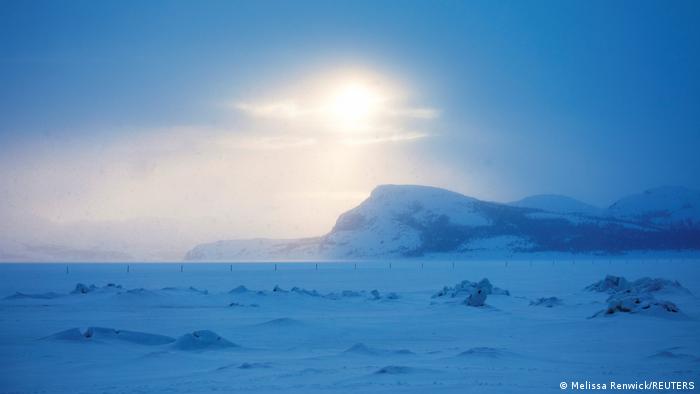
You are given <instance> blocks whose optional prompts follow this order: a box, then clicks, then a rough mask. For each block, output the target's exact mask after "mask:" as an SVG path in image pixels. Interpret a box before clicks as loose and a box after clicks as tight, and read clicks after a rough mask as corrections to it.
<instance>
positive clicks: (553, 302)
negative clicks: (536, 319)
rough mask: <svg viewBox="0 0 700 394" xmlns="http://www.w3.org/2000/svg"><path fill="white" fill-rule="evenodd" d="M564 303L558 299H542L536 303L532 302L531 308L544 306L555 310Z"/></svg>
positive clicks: (535, 301)
mask: <svg viewBox="0 0 700 394" xmlns="http://www.w3.org/2000/svg"><path fill="white" fill-rule="evenodd" d="M562 303H563V302H562V301H561V299H559V298H557V297H542V298H538V299H536V300H534V301H530V306H543V307H545V308H553V307H555V306H559V305H561V304H562Z"/></svg>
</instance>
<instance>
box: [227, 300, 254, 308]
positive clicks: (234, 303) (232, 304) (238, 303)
mask: <svg viewBox="0 0 700 394" xmlns="http://www.w3.org/2000/svg"><path fill="white" fill-rule="evenodd" d="M228 306H230V307H250V308H258V307H259V306H260V305H258V304H241V303H240V302H236V301H233V302H231V303H229V304H228Z"/></svg>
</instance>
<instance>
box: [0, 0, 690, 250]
mask: <svg viewBox="0 0 700 394" xmlns="http://www.w3.org/2000/svg"><path fill="white" fill-rule="evenodd" d="M0 7H1V12H0V86H2V88H1V89H0V113H1V114H2V116H0V165H1V166H2V167H1V169H0V181H1V182H2V185H1V186H0V193H1V196H2V197H3V200H4V201H6V203H5V207H4V209H3V210H4V211H6V212H5V213H6V214H8V213H7V211H12V214H13V215H15V214H16V213H17V212H24V213H26V214H28V215H32V216H37V217H41V218H43V219H47V220H52V221H57V222H75V221H91V220H92V221H114V220H117V219H124V220H127V219H128V220H132V219H133V220H140V219H141V218H144V217H156V218H167V219H168V220H176V221H178V222H186V223H189V226H190V228H196V227H198V226H199V227H202V226H204V224H202V223H205V222H202V221H201V220H202V218H209V219H207V220H208V221H206V223H207V225H208V226H210V225H211V222H210V220H213V219H211V218H216V217H219V218H220V219H221V220H222V221H223V222H226V220H228V219H231V220H233V219H234V218H240V212H241V211H245V212H251V211H257V212H267V213H269V215H268V216H265V215H252V216H251V217H250V218H249V219H248V223H249V224H250V223H253V222H255V223H257V226H258V227H256V226H253V231H252V232H253V233H254V234H251V235H266V236H280V235H282V236H292V235H295V234H301V235H311V234H314V233H318V232H319V231H321V230H322V229H323V228H327V227H328V226H329V225H331V224H332V222H333V221H334V220H335V217H336V215H337V213H340V212H342V211H344V210H345V209H347V208H350V207H352V206H353V205H354V204H356V203H357V202H358V201H359V200H361V199H362V196H363V195H366V194H367V193H369V191H370V190H371V188H372V187H373V186H374V185H375V184H378V183H423V184H433V185H436V186H442V187H448V188H450V189H453V190H457V191H459V192H462V193H465V194H468V195H472V196H475V197H480V198H485V199H492V200H498V201H510V200H515V199H519V198H522V197H524V196H526V195H529V194H535V193H561V194H567V195H570V196H572V197H575V198H579V199H581V200H584V201H586V202H589V203H592V204H596V205H600V206H605V205H608V204H610V203H612V202H613V201H614V200H615V199H616V198H619V197H621V196H624V195H626V194H631V193H635V192H638V191H641V190H643V189H645V188H649V187H653V186H658V185H666V184H676V185H684V186H688V187H693V188H700V177H698V176H697V174H698V173H700V155H698V154H697V152H698V147H700V111H698V108H700V76H698V74H699V73H698V72H697V70H700V27H699V24H698V23H697V21H698V20H700V3H698V2H695V1H671V2H662V1H614V2H611V1H536V2H526V1H513V2H509V1H467V2H458V1H431V2H428V1H425V2H416V1H395V2H392V1H383V2H376V1H369V2H361V1H360V2H358V1H352V2H350V1H348V2H342V1H336V2H326V1H319V2H302V1H293V2H292V1H289V2H285V1H251V2H242V1H221V2H216V1H206V2H190V1H183V2H176V1H168V2H158V1H152V2H136V1H134V2H124V1H119V2H108V1H104V2H92V1H85V2H82V1H51V2H36V1H26V2H20V1H11V2H10V1H2V2H0ZM348 75H351V76H352V78H355V79H357V78H360V79H362V80H363V81H362V83H363V84H365V85H367V86H370V88H371V89H373V92H374V91H376V92H379V93H377V94H378V95H382V100H384V96H386V97H388V98H387V99H386V101H382V103H385V102H386V103H389V104H386V105H385V106H384V107H383V109H382V111H383V112H382V114H383V115H382V116H383V117H382V121H381V122H380V123H381V124H380V123H377V124H375V125H373V128H372V129H371V131H370V130H369V129H367V130H365V131H364V134H362V136H359V135H358V134H357V133H353V132H348V133H347V134H343V132H338V133H336V134H333V133H330V134H326V130H324V127H326V128H327V127H329V126H328V124H326V123H322V122H320V121H319V119H318V116H316V115H309V114H310V113H311V114H318V113H321V112H323V110H322V109H319V108H320V107H318V105H317V104H314V103H315V101H313V100H314V99H313V97H312V95H311V93H309V92H312V91H315V90H314V89H316V90H318V91H319V92H321V91H323V89H326V90H328V91H331V90H332V86H334V85H338V86H340V85H342V83H344V82H343V81H346V80H348V78H349V77H348ZM358 76H359V77H358ZM321 96H323V95H322V94H321V93H319V97H321ZM314 97H315V96H314ZM389 99H390V100H389ZM279 100H286V101H279ZM279 103H286V104H284V105H283V106H282V107H279ZM289 103H291V104H289ZM273 104H274V105H273ZM288 104H289V105H288ZM271 105H272V107H271ZM382 105H384V104H382ZM290 106H291V107H292V108H291V112H290ZM273 107H274V108H276V109H279V108H282V110H283V111H286V112H285V113H284V114H282V115H281V116H278V115H280V114H279V113H277V112H275V113H274V114H271V112H270V111H268V110H269V109H270V108H273ZM275 111H276V110H275ZM261 114H262V115H261ZM300 114H301V115H300ZM319 116H320V115H319ZM336 120H338V119H336ZM374 126H376V127H374ZM224 140H225V141H226V142H225V143H222V142H221V141H224ZM212 141H216V144H213V145H212V144H211V143H209V142H212ZM348 142H350V145H352V146H349V145H347V144H344V143H348ZM214 145H216V147H215V148H214V147H213V146H214ZM227 146H228V147H230V149H229V150H227V149H226V148H225V147H227ZM261 147H262V148H261ZM272 148H274V149H272ZM261 149H262V150H264V151H265V152H262V153H260V152H253V151H256V150H261ZM271 149H272V150H274V153H270V150H271ZM229 170H230V173H229V172H227V171H229ZM229 175H230V177H229ZM234 178H235V179H236V181H235V182H234V181H233V180H232V179H234ZM164 179H166V180H164ZM167 179H169V180H167ZM183 185H195V186H193V187H196V188H198V190H199V191H198V192H197V193H194V194H193V192H191V191H188V192H184V193H183V192H182V190H183V187H182V186H183ZM222 185H223V186H222ZM149 188H150V189H149ZM188 193H189V194H188ZM216 194H218V195H219V197H217V198H215V197H211V196H212V195H216ZM164 196H167V197H164ZM178 196H179V197H178ZM270 196H278V198H277V197H275V198H273V197H270ZM279 196H286V197H284V198H283V197H279ZM164 200H165V202H164ZM202 201H204V202H202ZM329 201H332V202H329ZM197 204H201V205H202V206H206V207H208V209H205V208H196V209H195V208H192V206H194V205H197ZM227 204H230V205H233V206H237V207H239V209H240V210H236V209H235V208H231V207H229V206H228V205H227ZM319 207H320V208H319ZM217 210H218V211H217ZM183 211H187V212H188V214H187V215H183V214H182V212H183ZM224 211H225V213H222V212H224ZM290 212H293V213H290ZM310 214H313V216H318V217H320V218H319V219H317V220H316V219H315V220H311V221H305V220H304V218H305V217H306V216H308V215H310ZM304 215H306V216H304ZM256 216H260V217H256ZM280 218H282V219H281V220H280ZM300 221H303V222H304V223H309V224H305V225H300V224H299V222H300ZM185 227H187V226H185ZM217 228H218V227H217ZM246 228H248V229H249V228H250V227H246ZM217 231H219V232H218V233H216V234H209V233H207V234H206V235H205V234H202V235H201V238H206V237H208V236H223V235H226V234H231V235H232V236H241V235H245V234H244V232H243V229H242V228H233V227H229V225H228V224H221V225H220V228H219V230H217ZM3 232H6V233H7V232H10V230H9V229H4V230H3Z"/></svg>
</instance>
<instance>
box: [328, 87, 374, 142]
mask: <svg viewBox="0 0 700 394" xmlns="http://www.w3.org/2000/svg"><path fill="white" fill-rule="evenodd" d="M382 101H383V100H382V95H381V94H380V92H378V91H377V90H375V89H372V87H370V86H369V85H368V84H366V83H363V82H361V81H349V82H344V83H341V84H339V85H338V86H337V87H336V88H335V89H334V91H333V92H332V94H331V95H330V99H329V106H328V115H329V116H330V118H331V119H332V121H333V123H335V124H336V125H337V126H338V127H339V128H341V129H342V130H360V129H362V128H366V127H367V126H368V124H369V123H370V121H371V119H372V118H373V117H374V116H375V115H377V113H378V112H379V109H380V107H381V104H382Z"/></svg>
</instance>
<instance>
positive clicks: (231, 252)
mask: <svg viewBox="0 0 700 394" xmlns="http://www.w3.org/2000/svg"><path fill="white" fill-rule="evenodd" d="M669 193H670V192H669ZM666 196H667V197H660V196H659V195H656V194H655V195H654V196H653V197H654V198H651V199H649V201H647V200H646V199H641V200H640V199H639V198H637V197H630V198H628V199H623V200H620V202H618V203H616V204H615V205H614V206H613V207H611V208H610V209H609V210H608V211H606V212H605V213H604V214H595V213H593V212H590V209H589V208H588V207H590V206H587V205H585V204H583V203H579V202H577V201H576V200H572V199H568V198H566V197H561V196H554V197H536V198H534V199H530V200H529V201H530V202H533V205H535V204H534V203H536V204H538V206H543V205H542V204H545V205H544V206H546V202H547V201H552V205H551V206H552V207H553V208H552V210H544V209H539V208H534V207H523V206H513V205H509V204H500V203H493V202H486V201H481V200H478V199H475V198H472V197H467V196H464V195H461V194H459V193H455V192H451V191H448V190H444V189H439V188H435V187H428V186H415V185H382V186H379V187H377V188H375V189H374V191H373V192H372V193H371V195H370V196H369V198H367V199H366V200H365V201H363V202H362V203H361V204H360V205H359V206H357V207H355V208H353V209H351V210H349V211H348V212H346V213H344V214H342V215H340V217H339V218H338V220H337V221H336V224H335V226H334V227H333V229H331V231H330V232H329V233H328V234H326V235H324V236H322V237H318V238H306V239H296V240H295V239H292V240H270V239H255V240H233V241H218V242H214V243H210V244H203V245H199V246H197V247H195V248H194V249H192V250H191V251H190V252H188V254H187V255H186V257H185V259H187V260H200V261H206V260H246V259H256V260H257V259H262V260H267V259H364V258H382V257H409V256H425V255H433V254H440V253H450V254H460V255H482V254H486V253H500V254H509V253H532V252H567V253H623V252H625V251H631V250H700V229H699V228H696V227H687V226H686V227H679V226H675V225H674V226H670V225H668V226H666V225H664V224H665V223H668V222H663V221H661V220H658V219H659V218H660V217H665V218H667V217H671V218H676V217H678V218H685V217H686V216H678V215H687V214H688V212H690V213H692V212H696V211H693V209H697V208H694V207H697V205H690V208H688V202H687V201H688V199H687V196H686V195H685V194H684V195H681V196H677V195H675V194H673V197H672V196H670V195H669V194H666ZM664 198H668V199H669V202H668V205H663V202H664V201H663V200H664ZM630 199H631V200H630ZM526 200H527V199H526ZM572 201H573V202H572ZM652 202H653V203H654V204H652ZM526 203H527V202H526ZM528 204H529V203H528ZM591 208H593V209H595V208H594V207H591ZM613 208H614V209H613ZM635 208H636V210H635ZM571 209H573V211H570V212H569V210H571ZM562 210H565V211H567V212H569V213H562V212H561V211H562ZM582 210H588V211H589V212H588V213H585V214H584V213H583V212H581V211H582ZM649 212H657V213H658V212H670V213H671V214H670V215H667V216H658V215H657V216H652V218H653V219H655V220H651V219H649V218H650V216H649V214H648V213H649ZM674 215H675V216H674ZM673 223H676V222H673ZM682 223H686V222H682ZM695 223H697V222H695Z"/></svg>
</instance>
